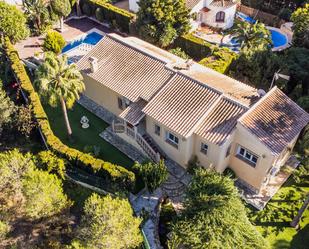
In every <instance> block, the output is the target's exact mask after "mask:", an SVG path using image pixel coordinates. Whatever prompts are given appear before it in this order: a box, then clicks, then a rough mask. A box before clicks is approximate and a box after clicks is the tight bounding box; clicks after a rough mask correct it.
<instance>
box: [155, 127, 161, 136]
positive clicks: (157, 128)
mask: <svg viewBox="0 0 309 249" xmlns="http://www.w3.org/2000/svg"><path fill="white" fill-rule="evenodd" d="M154 132H155V134H157V135H158V136H160V135H161V127H160V126H159V125H155V131H154Z"/></svg>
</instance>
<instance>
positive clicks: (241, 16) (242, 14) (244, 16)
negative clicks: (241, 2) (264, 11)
mask: <svg viewBox="0 0 309 249" xmlns="http://www.w3.org/2000/svg"><path fill="white" fill-rule="evenodd" d="M236 16H237V17H239V18H241V19H243V20H244V21H246V22H249V23H252V24H254V23H256V20H254V19H253V18H252V17H250V16H247V15H246V14H244V13H241V12H237V13H236Z"/></svg>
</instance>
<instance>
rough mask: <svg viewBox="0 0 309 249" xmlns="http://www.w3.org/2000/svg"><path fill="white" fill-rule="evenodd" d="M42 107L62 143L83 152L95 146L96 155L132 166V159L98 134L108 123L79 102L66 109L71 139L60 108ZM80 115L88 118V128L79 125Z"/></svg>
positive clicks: (124, 165)
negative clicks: (96, 149)
mask: <svg viewBox="0 0 309 249" xmlns="http://www.w3.org/2000/svg"><path fill="white" fill-rule="evenodd" d="M44 109H45V111H46V114H47V116H48V119H49V122H50V126H51V128H52V130H53V132H54V134H55V135H56V136H57V137H58V138H59V139H60V140H61V141H62V142H63V143H64V144H66V145H68V146H70V147H72V148H75V149H78V150H80V151H83V152H89V149H90V150H91V149H92V148H93V146H96V147H98V148H100V149H99V153H98V155H96V157H98V158H101V159H103V160H104V161H108V162H111V163H114V164H117V165H120V166H123V167H125V168H127V169H129V170H130V169H131V167H132V166H133V161H132V160H131V159H130V158H128V157H127V156H126V155H125V154H123V153H122V152H120V151H119V150H118V149H117V148H115V147H114V146H112V145H111V144H110V143H108V142H106V141H105V140H104V139H103V138H101V137H100V136H99V134H100V133H101V132H102V131H103V130H104V129H105V128H106V127H107V126H108V124H107V123H105V122H104V121H103V120H102V119H100V118H98V117H97V116H96V115H94V114H93V113H91V112H89V111H88V110H87V109H85V108H84V107H82V106H81V105H80V104H77V103H76V104H75V105H74V107H73V108H72V109H71V110H68V115H69V120H70V124H71V127H72V131H73V140H72V141H70V140H69V139H68V137H67V132H66V127H65V124H64V119H63V115H62V110H61V108H60V107H57V108H52V107H50V106H48V105H44ZM82 116H87V118H88V119H89V124H90V127H89V128H88V129H83V128H82V127H81V124H80V119H81V117H82Z"/></svg>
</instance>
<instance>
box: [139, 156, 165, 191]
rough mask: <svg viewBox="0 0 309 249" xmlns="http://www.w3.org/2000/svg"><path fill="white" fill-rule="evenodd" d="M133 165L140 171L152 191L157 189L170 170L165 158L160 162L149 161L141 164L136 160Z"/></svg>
mask: <svg viewBox="0 0 309 249" xmlns="http://www.w3.org/2000/svg"><path fill="white" fill-rule="evenodd" d="M133 167H134V169H136V170H137V171H138V173H139V175H140V176H141V178H142V179H143V180H144V182H145V184H146V186H147V188H148V190H149V191H150V192H153V191H154V190H155V189H157V188H158V187H159V186H160V185H161V183H163V182H164V181H165V180H166V179H167V177H168V171H167V168H166V166H165V164H164V161H163V160H161V161H160V162H159V163H153V162H151V161H149V162H146V163H143V164H140V163H138V162H136V163H135V165H134V166H133Z"/></svg>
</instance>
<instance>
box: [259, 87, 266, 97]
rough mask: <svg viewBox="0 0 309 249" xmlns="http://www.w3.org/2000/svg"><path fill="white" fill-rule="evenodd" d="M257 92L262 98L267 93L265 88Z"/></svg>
mask: <svg viewBox="0 0 309 249" xmlns="http://www.w3.org/2000/svg"><path fill="white" fill-rule="evenodd" d="M257 93H258V95H259V97H260V98H262V97H263V96H264V95H265V94H266V92H265V91H264V90H263V89H259V90H257Z"/></svg>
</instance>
